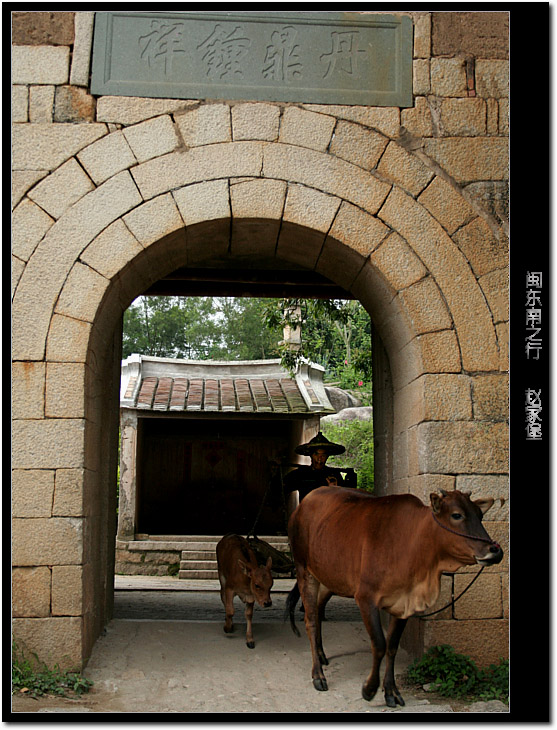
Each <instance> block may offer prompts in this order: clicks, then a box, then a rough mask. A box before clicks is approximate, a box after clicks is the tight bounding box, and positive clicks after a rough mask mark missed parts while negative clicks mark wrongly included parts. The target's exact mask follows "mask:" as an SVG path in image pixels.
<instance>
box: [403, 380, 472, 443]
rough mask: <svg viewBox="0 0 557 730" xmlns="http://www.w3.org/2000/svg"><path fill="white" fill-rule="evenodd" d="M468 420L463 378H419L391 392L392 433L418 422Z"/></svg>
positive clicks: (469, 411) (469, 413)
mask: <svg viewBox="0 0 557 730" xmlns="http://www.w3.org/2000/svg"><path fill="white" fill-rule="evenodd" d="M471 418H472V402H471V397H470V378H468V377H467V376H465V375H456V374H455V375H451V374H444V373H442V374H435V375H434V374H429V375H422V376H421V377H419V378H416V380H413V381H412V382H411V383H409V384H408V385H407V386H406V387H404V388H402V390H400V391H397V392H396V393H395V407H394V430H395V433H400V432H401V431H404V430H405V429H407V428H409V427H410V426H413V425H416V424H418V423H421V422H422V421H468V420H470V419H471Z"/></svg>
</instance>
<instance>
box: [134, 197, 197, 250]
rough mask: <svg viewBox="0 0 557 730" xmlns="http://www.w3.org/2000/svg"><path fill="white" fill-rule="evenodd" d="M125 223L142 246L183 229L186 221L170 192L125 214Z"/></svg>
mask: <svg viewBox="0 0 557 730" xmlns="http://www.w3.org/2000/svg"><path fill="white" fill-rule="evenodd" d="M124 223H125V224H126V226H127V227H128V228H129V229H130V231H131V232H132V233H133V235H134V236H135V238H136V239H137V240H138V241H139V243H140V244H141V245H142V246H149V245H150V244H151V243H154V242H155V241H158V240H159V239H160V238H163V237H164V236H168V235H169V234H170V233H174V232H175V231H179V230H182V229H183V227H184V221H183V220H182V217H181V216H180V212H179V210H178V208H177V206H176V203H175V202H174V198H173V197H172V195H170V193H167V194H166V195H159V197H158V198H155V199H154V200H149V201H148V202H146V203H143V205H140V206H139V207H137V208H135V209H134V210H133V211H132V212H131V213H128V214H127V215H125V216H124Z"/></svg>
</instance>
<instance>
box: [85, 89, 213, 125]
mask: <svg viewBox="0 0 557 730" xmlns="http://www.w3.org/2000/svg"><path fill="white" fill-rule="evenodd" d="M198 103H199V102H197V101H185V100H183V99H142V98H141V97H137V96H101V97H100V98H99V99H98V100H97V122H111V123H112V124H124V125H126V126H127V125H129V124H137V123H138V122H142V121H144V120H145V119H151V118H152V117H158V116H160V115H161V114H171V113H172V112H175V111H179V110H184V109H187V108H189V107H192V106H196V105H197V104H198Z"/></svg>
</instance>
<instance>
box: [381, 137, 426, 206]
mask: <svg viewBox="0 0 557 730" xmlns="http://www.w3.org/2000/svg"><path fill="white" fill-rule="evenodd" d="M377 171H378V172H379V173H380V174H381V175H382V176H383V177H385V178H387V179H388V180H392V181H393V182H394V183H396V184H397V185H398V186H399V187H401V188H403V189H404V190H407V191H408V192H409V193H411V194H412V195H418V194H419V193H420V192H421V191H422V190H423V189H424V188H425V186H426V185H427V184H428V182H429V181H430V180H431V178H432V177H433V172H432V171H431V170H429V169H428V168H427V167H426V166H425V165H424V164H423V162H421V161H420V160H418V159H417V158H416V157H414V156H413V155H410V154H408V152H406V150H404V149H403V148H402V147H400V146H399V145H397V144H395V143H394V142H391V143H390V144H389V146H388V147H387V150H386V151H385V154H384V155H383V157H382V158H381V162H380V163H379V165H378V167H377Z"/></svg>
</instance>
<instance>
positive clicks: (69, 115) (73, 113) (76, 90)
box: [54, 86, 96, 122]
mask: <svg viewBox="0 0 557 730" xmlns="http://www.w3.org/2000/svg"><path fill="white" fill-rule="evenodd" d="M95 112H96V99H95V97H94V96H91V95H90V94H88V93H87V90H86V89H84V88H81V87H79V86H57V87H56V95H55V98H54V121H55V122H94V121H95Z"/></svg>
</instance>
